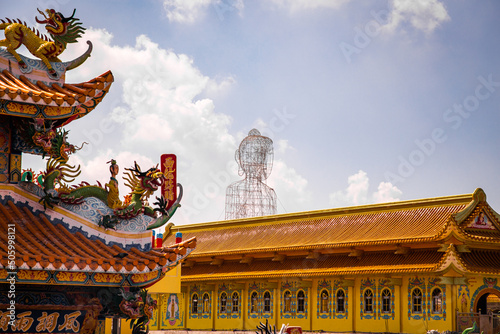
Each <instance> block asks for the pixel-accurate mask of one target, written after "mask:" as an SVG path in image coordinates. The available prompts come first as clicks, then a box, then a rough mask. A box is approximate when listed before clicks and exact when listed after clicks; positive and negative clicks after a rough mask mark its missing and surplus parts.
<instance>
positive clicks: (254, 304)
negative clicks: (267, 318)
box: [250, 291, 259, 313]
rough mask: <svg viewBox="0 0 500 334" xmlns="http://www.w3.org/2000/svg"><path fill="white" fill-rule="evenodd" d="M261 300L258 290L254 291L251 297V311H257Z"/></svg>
mask: <svg viewBox="0 0 500 334" xmlns="http://www.w3.org/2000/svg"><path fill="white" fill-rule="evenodd" d="M258 302H259V298H258V297H257V292H255V291H254V292H252V296H251V297H250V312H251V313H257V312H258V309H257V305H258Z"/></svg>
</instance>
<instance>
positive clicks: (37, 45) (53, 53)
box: [0, 9, 85, 76]
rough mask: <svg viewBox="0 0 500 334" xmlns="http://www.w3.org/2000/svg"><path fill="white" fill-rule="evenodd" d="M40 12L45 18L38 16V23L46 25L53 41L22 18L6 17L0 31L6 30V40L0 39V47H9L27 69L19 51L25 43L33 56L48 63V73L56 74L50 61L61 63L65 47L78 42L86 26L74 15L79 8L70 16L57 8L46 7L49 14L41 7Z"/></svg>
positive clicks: (2, 21)
mask: <svg viewBox="0 0 500 334" xmlns="http://www.w3.org/2000/svg"><path fill="white" fill-rule="evenodd" d="M38 12H39V13H40V14H42V15H43V17H44V20H39V19H38V17H35V19H36V21H37V22H38V23H40V24H45V29H47V32H48V33H49V35H50V36H51V37H52V40H50V39H49V38H47V36H45V35H40V32H38V31H35V30H34V29H32V28H29V27H28V26H26V23H21V21H20V20H17V22H16V21H14V20H10V19H6V20H7V21H4V20H0V21H1V23H0V30H4V34H5V39H2V40H0V46H4V47H6V48H7V51H9V52H10V53H11V54H12V55H13V56H14V58H16V60H17V61H18V63H19V66H20V67H22V68H25V67H26V64H25V63H24V61H23V60H22V59H21V57H20V56H19V54H18V53H17V52H16V50H17V49H18V48H19V47H20V46H21V45H24V46H26V48H27V49H28V50H29V52H30V53H31V54H32V55H34V56H36V57H38V58H40V60H41V61H42V62H43V63H44V64H45V65H46V66H47V69H48V72H49V75H52V76H53V75H55V74H56V72H55V70H54V69H53V68H52V65H51V64H50V62H60V60H59V58H58V56H59V55H60V54H61V53H62V52H63V51H64V50H65V49H66V46H67V45H68V43H76V42H77V40H78V38H80V37H81V35H82V34H83V32H84V31H85V28H83V27H82V26H81V22H79V19H77V18H75V17H74V16H75V12H76V9H75V10H74V11H73V14H72V15H71V17H64V16H63V15H62V14H61V13H59V12H56V11H55V10H54V9H47V10H46V11H45V12H46V13H47V15H45V13H44V12H42V11H41V10H39V9H38Z"/></svg>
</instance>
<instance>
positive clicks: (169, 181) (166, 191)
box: [161, 154, 177, 210]
mask: <svg viewBox="0 0 500 334" xmlns="http://www.w3.org/2000/svg"><path fill="white" fill-rule="evenodd" d="M176 169H177V157H176V156H175V154H162V156H161V172H162V173H163V175H164V176H165V182H164V183H163V185H162V187H161V194H162V196H163V198H164V199H165V200H167V201H168V204H167V207H166V210H168V209H170V207H171V206H172V205H173V204H174V202H175V200H176V199H177V172H176Z"/></svg>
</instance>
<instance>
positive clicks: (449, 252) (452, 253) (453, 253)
mask: <svg viewBox="0 0 500 334" xmlns="http://www.w3.org/2000/svg"><path fill="white" fill-rule="evenodd" d="M450 258H451V259H450ZM453 259H455V260H456V262H457V263H458V265H459V266H461V267H462V268H457V269H459V270H463V271H469V268H468V266H467V265H466V264H465V262H464V261H463V259H462V257H461V256H460V253H459V252H458V251H457V248H456V246H455V245H454V244H453V243H451V244H450V245H449V246H448V248H447V249H446V251H445V252H444V254H443V256H442V257H441V260H439V262H438V263H437V264H436V266H435V267H434V270H436V271H442V270H445V269H446V268H448V267H449V266H450V265H453V261H452V260H453ZM447 261H451V262H452V263H451V264H448V265H447V266H446V267H444V266H445V264H446V262H447Z"/></svg>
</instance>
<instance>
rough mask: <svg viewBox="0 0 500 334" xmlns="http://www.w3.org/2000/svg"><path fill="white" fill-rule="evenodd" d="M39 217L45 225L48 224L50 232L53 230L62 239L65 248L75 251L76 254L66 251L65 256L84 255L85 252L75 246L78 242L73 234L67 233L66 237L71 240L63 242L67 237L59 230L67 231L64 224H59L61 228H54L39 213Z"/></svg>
mask: <svg viewBox="0 0 500 334" xmlns="http://www.w3.org/2000/svg"><path fill="white" fill-rule="evenodd" d="M40 218H41V219H42V220H43V221H44V223H45V224H47V226H49V228H50V229H51V230H52V232H54V233H55V234H56V235H57V237H58V238H59V239H60V240H62V242H63V244H64V246H65V249H68V250H72V251H73V252H75V253H76V254H70V253H68V254H67V257H73V258H74V257H79V258H80V257H86V254H85V252H83V251H82V250H81V249H80V248H78V247H76V246H75V245H74V244H76V243H77V242H78V240H77V239H76V237H75V236H73V235H72V234H71V233H70V234H69V235H66V236H67V237H69V239H70V240H71V241H72V242H64V241H65V240H67V239H68V238H65V235H64V234H63V233H64V232H61V231H67V230H66V228H65V227H64V226H62V225H61V224H59V225H61V228H60V229H58V228H56V227H55V226H54V225H53V224H52V223H51V222H50V221H49V220H48V219H47V217H46V216H45V215H44V214H42V213H40Z"/></svg>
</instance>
